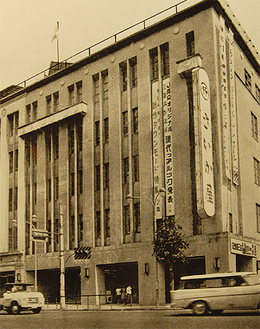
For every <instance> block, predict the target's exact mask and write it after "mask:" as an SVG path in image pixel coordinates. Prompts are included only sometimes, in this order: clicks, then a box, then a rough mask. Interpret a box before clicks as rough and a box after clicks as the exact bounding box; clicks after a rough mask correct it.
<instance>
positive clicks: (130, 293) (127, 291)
mask: <svg viewBox="0 0 260 329" xmlns="http://www.w3.org/2000/svg"><path fill="white" fill-rule="evenodd" d="M126 295H127V301H128V302H129V304H130V305H131V306H132V302H133V297H132V287H131V286H130V285H129V286H127V288H126Z"/></svg>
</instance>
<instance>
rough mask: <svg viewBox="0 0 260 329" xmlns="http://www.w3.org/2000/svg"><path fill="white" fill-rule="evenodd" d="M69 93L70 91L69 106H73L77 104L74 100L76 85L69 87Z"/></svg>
mask: <svg viewBox="0 0 260 329" xmlns="http://www.w3.org/2000/svg"><path fill="white" fill-rule="evenodd" d="M68 91H69V106H72V105H74V103H75V100H74V85H71V86H69V87H68Z"/></svg>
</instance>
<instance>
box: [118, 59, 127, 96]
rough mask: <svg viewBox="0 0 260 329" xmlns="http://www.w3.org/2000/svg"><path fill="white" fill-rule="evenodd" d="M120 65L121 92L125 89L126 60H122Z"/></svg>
mask: <svg viewBox="0 0 260 329" xmlns="http://www.w3.org/2000/svg"><path fill="white" fill-rule="evenodd" d="M119 67H120V78H121V92H124V91H126V90H127V62H126V61H125V62H123V63H121V64H120V65H119Z"/></svg>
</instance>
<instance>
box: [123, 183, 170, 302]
mask: <svg viewBox="0 0 260 329" xmlns="http://www.w3.org/2000/svg"><path fill="white" fill-rule="evenodd" d="M165 192H166V191H165V188H163V187H162V188H160V190H159V192H158V193H157V194H156V196H155V198H154V201H153V200H151V199H149V198H148V197H146V196H133V195H131V194H128V195H127V197H126V199H127V200H128V201H131V200H133V199H144V200H147V201H149V202H150V203H151V205H152V206H153V231H154V232H153V233H154V234H153V239H154V241H155V238H156V230H157V223H156V211H155V210H156V209H155V208H156V201H157V199H158V197H159V195H161V194H162V193H165ZM155 264H156V285H155V287H156V307H159V278H158V274H159V273H158V261H157V259H156V258H155Z"/></svg>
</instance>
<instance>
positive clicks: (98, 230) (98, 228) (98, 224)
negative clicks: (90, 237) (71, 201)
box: [96, 211, 101, 238]
mask: <svg viewBox="0 0 260 329" xmlns="http://www.w3.org/2000/svg"><path fill="white" fill-rule="evenodd" d="M100 236H101V216H100V211H96V238H100Z"/></svg>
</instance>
